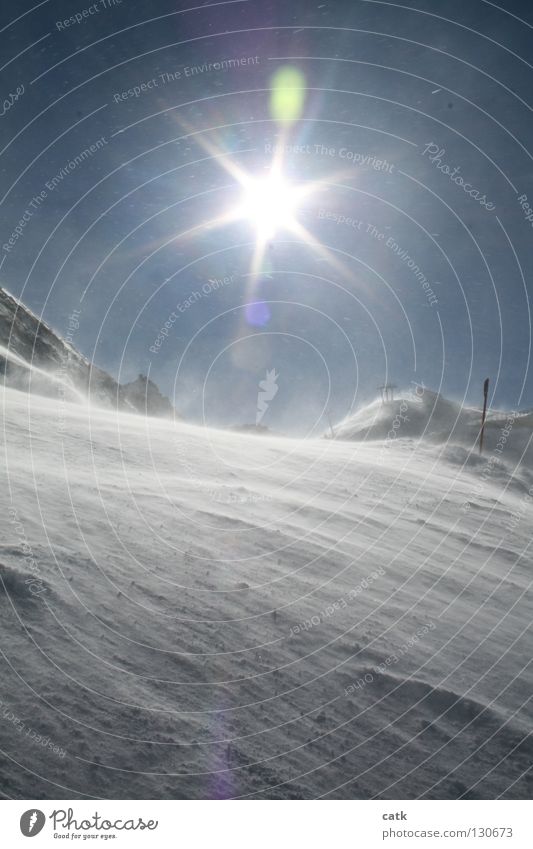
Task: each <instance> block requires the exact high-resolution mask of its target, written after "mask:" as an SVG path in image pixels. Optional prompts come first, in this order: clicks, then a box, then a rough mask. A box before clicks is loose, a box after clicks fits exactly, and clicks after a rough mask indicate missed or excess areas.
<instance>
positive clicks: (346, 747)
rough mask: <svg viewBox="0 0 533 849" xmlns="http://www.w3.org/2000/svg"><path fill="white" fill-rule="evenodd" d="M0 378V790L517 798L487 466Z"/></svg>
mask: <svg viewBox="0 0 533 849" xmlns="http://www.w3.org/2000/svg"><path fill="white" fill-rule="evenodd" d="M0 401H1V404H2V413H3V438H4V448H5V459H6V466H5V475H4V480H3V482H2V486H1V487H0V510H1V515H2V516H4V517H5V521H4V535H3V541H2V543H1V544H0V563H1V564H2V565H1V567H0V579H1V584H2V592H0V613H1V615H0V639H1V642H2V647H3V654H2V659H1V661H0V663H1V667H2V668H1V674H2V680H3V688H2V696H1V704H0V710H1V717H0V718H1V719H2V721H1V722H0V750H1V755H0V781H1V782H2V787H3V792H4V793H5V794H6V795H8V796H10V797H13V798H21V799H23V798H50V799H58V798H264V799H267V798H280V799H289V798H298V799H304V798H316V797H326V796H327V797H328V798H374V797H376V798H383V799H388V798H390V799H398V798H418V797H423V798H459V797H460V798H495V797H496V796H502V797H505V798H530V797H531V793H532V791H533V777H532V774H531V757H532V754H533V752H532V750H531V742H530V737H529V733H530V718H531V716H530V707H529V704H530V698H531V692H532V685H533V667H532V666H531V664H530V662H529V659H530V656H531V639H530V637H529V636H528V633H529V629H530V622H531V609H532V599H531V572H532V562H531V554H530V548H529V543H530V529H531V509H532V503H533V498H532V497H530V495H528V494H527V493H526V492H524V491H522V490H520V489H517V488H516V487H515V486H514V485H513V484H514V477H513V476H511V475H507V476H505V475H503V474H502V475H500V476H487V477H486V479H485V480H482V479H481V476H480V471H481V469H480V468H478V467H476V466H474V465H468V466H466V467H464V468H463V464H461V463H459V462H457V458H456V461H454V462H450V461H449V459H448V458H447V456H446V452H445V451H444V455H443V443H434V442H432V441H431V440H426V439H418V436H417V438H416V439H415V438H414V437H413V432H412V434H411V437H410V438H409V439H406V440H405V441H404V442H403V443H402V444H400V443H399V442H394V443H391V445H390V447H388V448H387V449H386V450H387V455H386V458H387V462H386V463H383V462H382V456H383V451H384V450H385V449H384V445H386V444H387V443H386V442H384V441H378V440H370V438H369V436H368V434H369V432H372V431H371V428H372V427H376V426H377V425H376V424H375V423H374V419H373V418H367V419H364V417H363V416H362V415H361V416H360V418H359V420H358V424H359V428H360V432H363V431H365V432H366V439H363V440H354V441H341V440H340V439H338V440H324V439H322V440H316V441H310V440H309V441H296V440H287V439H284V438H282V437H279V438H277V439H275V440H273V439H269V438H267V437H263V436H261V435H260V434H254V435H246V434H236V433H231V432H228V431H225V432H217V431H210V430H206V429H199V428H194V427H189V426H187V425H184V424H182V423H175V422H171V421H167V420H164V419H160V420H156V419H140V418H139V417H138V416H133V415H126V414H122V413H114V414H111V413H109V412H105V411H102V410H98V409H90V410H89V411H87V409H86V408H83V407H82V406H79V405H78V406H76V405H70V404H66V405H65V406H64V409H62V410H61V412H60V415H59V413H58V409H57V404H56V403H55V402H54V401H53V400H48V399H46V398H42V397H36V396H32V395H24V394H22V393H19V392H16V391H14V390H12V389H8V390H5V391H3V392H2V393H1V395H0ZM439 408H440V409H442V411H443V413H442V417H441V419H440V421H441V422H442V420H443V419H444V416H445V414H446V415H448V413H449V411H450V408H449V407H448V406H445V405H439ZM421 409H422V410H424V409H425V408H424V407H422V408H421ZM379 415H383V412H381V413H380V411H379V410H376V411H375V417H378V416H379ZM465 415H466V417H467V418H468V415H469V414H468V413H467V414H465ZM59 419H61V420H59ZM450 420H451V419H450V418H449V419H447V421H448V422H449V421H450ZM413 421H415V420H414V419H413ZM409 424H410V425H411V426H412V427H414V425H413V424H411V422H410V423H409ZM384 425H385V423H383V424H382V425H380V427H383V426H384ZM352 426H353V422H352ZM417 426H418V427H419V428H420V427H421V426H422V422H421V423H420V424H419V425H417ZM437 430H438V429H437V428H436V429H435V432H437ZM375 432H376V431H375V430H374V433H375ZM381 432H383V431H381ZM446 450H448V449H446ZM461 450H463V451H464V452H465V457H466V456H469V455H468V452H467V451H466V449H465V448H462V449H461ZM479 485H481V488H479V489H478V486H479ZM528 499H529V500H528ZM467 505H468V506H467ZM513 516H514V518H513V519H512V520H511V517H513ZM32 588H33V591H32ZM21 728H24V729H26V728H31V729H33V730H34V731H35V732H36V734H38V735H40V736H42V737H43V738H44V739H48V738H49V740H50V743H51V745H50V746H46V747H43V746H38V745H36V744H35V742H34V738H33V737H32V736H28V735H26V734H24V733H22V732H21ZM54 749H55V751H56V752H57V751H59V752H63V753H66V754H65V755H64V756H61V757H60V756H59V755H57V754H55V752H54Z"/></svg>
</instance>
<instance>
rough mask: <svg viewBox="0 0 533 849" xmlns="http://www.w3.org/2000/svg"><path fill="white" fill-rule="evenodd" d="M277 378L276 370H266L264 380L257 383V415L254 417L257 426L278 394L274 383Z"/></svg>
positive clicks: (276, 385)
mask: <svg viewBox="0 0 533 849" xmlns="http://www.w3.org/2000/svg"><path fill="white" fill-rule="evenodd" d="M278 377H279V374H276V369H275V368H273V369H271V370H270V371H268V370H267V373H266V378H265V379H264V380H260V381H259V390H260V391H259V392H258V393H257V413H256V416H255V423H256V425H258V424H259V422H260V421H261V419H262V418H263V416H264V415H265V413H266V411H267V410H268V405H269V403H270V401H272V400H273V399H274V398H275V397H276V395H277V393H278V389H279V387H278V384H277V382H276V381H277V379H278Z"/></svg>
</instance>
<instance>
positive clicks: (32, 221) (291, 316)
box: [0, 0, 533, 434]
mask: <svg viewBox="0 0 533 849" xmlns="http://www.w3.org/2000/svg"><path fill="white" fill-rule="evenodd" d="M191 5H192V4H191ZM415 7H416V8H415ZM30 8H31V5H30V4H29V3H22V4H20V11H19V7H18V6H17V12H18V13H19V14H23V12H24V11H26V10H29V9H30ZM90 8H93V11H92V12H91V11H90ZM186 8H187V7H186V5H185V4H178V6H176V4H175V3H170V2H168V3H167V2H158V3H156V4H155V5H154V4H151V5H150V7H149V8H147V7H146V4H143V3H139V2H126V0H123V2H122V3H121V4H115V5H112V4H110V5H109V7H108V6H107V4H106V3H100V4H93V6H92V7H91V5H90V4H89V3H85V4H84V2H83V0H82V2H80V3H77V4H74V3H72V2H69V3H56V2H54V0H49V2H47V3H44V4H42V5H41V6H40V7H39V8H38V9H35V10H33V11H31V12H30V13H28V14H27V15H24V16H23V17H21V18H20V19H19V20H18V21H16V22H14V23H11V24H10V18H9V17H6V11H4V12H3V15H4V20H3V23H2V26H5V27H7V29H5V30H4V33H3V51H2V52H3V55H4V63H5V62H9V64H8V66H7V68H5V71H4V74H5V77H4V96H5V97H6V98H7V103H8V106H7V108H6V103H4V114H3V115H2V117H1V120H2V122H3V130H4V133H3V136H2V138H3V147H4V150H3V152H2V154H1V159H2V164H1V167H2V185H3V192H2V196H3V201H2V203H3V207H4V214H3V217H2V236H1V243H2V251H1V258H2V267H1V272H0V277H1V282H2V285H4V286H6V287H7V288H8V289H9V290H11V291H12V292H14V293H15V294H17V295H19V296H22V298H23V300H24V301H25V302H26V303H27V304H28V305H29V306H30V307H31V308H32V309H33V310H34V311H36V312H38V313H41V311H42V313H43V315H44V317H45V319H46V320H47V321H48V322H49V323H51V324H52V325H53V326H54V328H56V329H57V330H58V332H60V333H61V332H63V333H65V332H66V328H67V326H68V315H69V313H70V312H71V311H72V309H80V310H81V316H80V328H79V330H78V332H77V335H76V339H75V340H74V342H75V344H76V345H77V347H78V348H79V349H80V350H81V351H82V352H83V353H84V354H85V355H87V356H89V357H90V358H92V359H94V360H95V361H96V362H97V364H98V365H100V366H102V367H104V368H106V369H108V370H109V371H110V372H112V373H113V374H114V375H115V376H117V377H119V379H121V380H129V379H131V378H133V377H135V376H136V374H137V373H138V372H141V371H142V372H144V373H147V372H149V373H150V375H151V376H152V377H153V378H154V379H155V380H156V382H157V383H158V384H159V386H160V388H161V389H162V391H164V392H165V393H167V394H169V395H171V397H172V398H173V400H174V402H175V404H176V406H177V408H178V409H180V410H182V411H183V413H184V414H185V415H187V416H188V417H190V418H191V419H193V420H196V421H201V420H202V419H204V420H206V421H208V422H209V423H212V424H238V423H243V422H251V421H254V420H255V409H256V400H257V392H258V384H259V381H261V380H262V379H264V377H265V373H266V371H267V370H269V369H275V370H276V373H277V374H278V375H279V377H278V386H279V391H278V393H277V395H276V397H275V399H274V400H273V401H272V403H271V404H270V406H269V409H268V411H267V413H266V415H265V418H264V421H263V423H264V424H266V425H268V426H269V427H272V428H273V429H277V430H282V431H285V432H294V433H300V434H307V433H317V432H320V431H321V430H322V429H323V428H324V427H325V423H326V411H329V414H330V415H331V417H332V418H333V420H337V419H339V418H342V417H343V416H345V415H346V414H347V413H348V412H349V410H350V409H352V408H353V407H354V406H358V405H360V404H363V403H366V402H367V401H368V400H370V399H371V398H372V397H374V395H375V390H376V386H377V385H378V384H380V383H382V382H384V381H385V380H391V381H393V382H394V383H397V384H398V385H400V386H407V385H408V384H409V383H410V381H412V380H416V381H423V382H424V383H425V384H426V385H427V386H430V387H432V388H434V389H440V390H441V391H442V392H443V393H445V394H447V395H451V396H453V397H455V398H459V399H461V398H466V399H467V400H468V401H477V400H478V399H479V396H480V394H481V384H482V381H483V379H484V378H485V377H486V376H490V377H491V390H492V391H493V393H494V395H493V403H494V404H495V405H501V406H507V407H514V406H521V407H529V406H533V384H532V381H531V377H530V375H529V346H530V316H529V301H528V295H529V293H530V290H531V283H530V280H531V279H532V273H531V272H532V268H531V265H532V262H531V245H532V243H533V242H532V240H533V230H532V223H531V221H530V220H528V215H530V217H532V218H533V213H530V212H529V207H528V204H530V205H531V207H532V208H533V168H532V162H533V160H532V153H531V150H530V139H531V137H532V132H531V130H532V120H531V114H532V113H531V104H530V92H531V75H532V73H533V71H532V67H531V65H532V63H533V56H532V51H531V46H530V45H531V26H532V25H533V17H532V16H531V11H530V9H529V5H528V4H526V3H517V2H508V3H501V4H500V8H498V7H497V6H496V5H494V4H492V3H488V2H483V1H482V0H472V2H471V3H468V4H465V3H459V2H453V1H452V2H446V3H439V2H427V0H426V2H420V3H417V4H413V3H409V2H408V3H405V4H403V6H402V8H399V7H398V6H396V5H395V4H394V3H377V2H372V3H370V2H357V0H356V2H353V0H350V2H326V3H317V4H314V3H309V2H296V3H291V4H287V3H282V2H279V3H278V2H276V3H263V2H259V0H249V2H240V3H227V4H218V5H212V4H210V5H208V4H205V7H204V8H201V9H196V10H194V11H186ZM8 11H12V10H8ZM84 12H85V14H84ZM76 14H78V16H80V15H81V20H80V21H79V22H78V21H77V20H76V17H75V16H76ZM71 16H73V17H74V22H72V21H70V22H68V24H67V23H65V22H67V21H69V18H71ZM227 60H232V62H231V64H230V66H229V67H228V66H227V65H226V66H223V65H221V63H223V62H224V61H226V62H227ZM236 60H238V63H237V61H236ZM284 66H291V67H294V68H297V69H298V70H299V71H300V72H301V74H302V78H303V79H304V80H305V87H306V91H305V101H304V106H303V109H302V111H301V114H300V116H299V118H298V120H297V121H294V122H293V123H292V125H291V126H290V128H289V129H288V130H287V128H285V130H286V131H283V128H282V126H281V125H280V124H279V123H278V122H277V121H276V120H275V119H274V118H273V117H272V113H271V109H270V89H271V86H272V78H273V74H274V73H275V72H276V71H277V70H278V69H279V68H281V67H284ZM17 92H19V94H18V96H17ZM98 140H100V142H99V141H98ZM280 143H283V144H284V145H285V146H286V151H285V153H284V156H283V170H284V175H285V177H286V179H287V181H288V182H289V183H290V184H291V185H293V186H295V187H299V186H306V187H309V186H313V191H311V192H310V193H309V194H308V195H307V196H306V198H305V199H304V201H303V202H302V203H301V205H300V208H299V209H298V211H297V214H296V215H297V219H298V221H299V223H300V225H302V227H303V228H305V231H306V233H307V234H309V237H310V238H302V236H301V232H302V231H299V232H298V233H294V232H290V231H288V230H286V229H285V228H283V227H280V229H279V230H278V231H277V232H276V233H275V235H274V236H273V238H272V239H271V240H270V241H269V243H268V245H267V246H266V249H265V251H264V257H263V260H262V263H261V266H260V269H259V272H258V273H256V274H251V268H252V262H253V256H254V251H255V250H256V242H257V234H256V230H255V228H254V223H253V222H252V221H245V220H238V221H231V222H229V223H220V224H218V225H216V226H210V225H209V222H212V221H213V220H214V219H217V218H219V217H220V216H222V215H223V214H224V212H225V211H227V210H228V209H232V208H235V206H237V205H238V204H239V198H240V194H241V193H242V190H241V188H240V186H239V184H238V182H237V181H236V180H235V176H234V173H231V172H230V171H228V168H227V167H224V165H227V164H228V163H229V164H230V165H231V166H232V167H237V168H238V169H239V171H240V173H246V174H249V175H252V176H258V177H259V176H264V175H266V174H268V172H269V169H270V167H271V164H272V156H273V154H272V150H273V148H274V147H275V145H276V144H278V145H279V144H280ZM91 145H93V146H96V147H95V149H94V150H93V149H92V148H91ZM87 151H89V152H87ZM76 158H77V159H76ZM54 177H56V178H57V179H56V181H55V183H53V182H51V181H53V180H54ZM50 186H51V187H52V188H50ZM36 198H37V200H35V199H36ZM208 225H209V226H208ZM17 227H18V229H19V231H20V233H19V234H18V235H15V236H13V234H14V233H15V234H16V228H17ZM10 238H11V239H12V243H11V244H10V243H9V239H10ZM428 292H431V293H432V296H429V295H428ZM254 303H255V304H256V306H253V304H254ZM250 304H252V306H250ZM173 313H174V314H175V315H176V317H175V318H171V319H170V324H171V326H170V327H167V328H166V331H164V333H165V335H164V339H163V341H162V343H161V344H160V345H159V346H157V345H156V346H154V343H155V341H156V340H157V339H158V335H159V334H160V333H161V330H162V329H164V328H165V323H168V322H169V317H170V316H172V314H173ZM167 333H168V335H166V334H167ZM159 338H160V339H162V337H161V336H159ZM154 347H155V349H156V351H155V353H154V350H150V348H152V349H153V348H154Z"/></svg>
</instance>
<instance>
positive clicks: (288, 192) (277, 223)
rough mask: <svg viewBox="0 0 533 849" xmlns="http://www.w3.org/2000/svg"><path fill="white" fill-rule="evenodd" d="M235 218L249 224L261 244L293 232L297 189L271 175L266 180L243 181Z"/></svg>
mask: <svg viewBox="0 0 533 849" xmlns="http://www.w3.org/2000/svg"><path fill="white" fill-rule="evenodd" d="M243 188H244V191H243V197H242V201H241V204H240V206H239V209H238V217H239V218H241V219H243V220H245V221H248V222H249V223H250V224H251V225H252V226H253V227H254V228H255V230H256V232H257V237H258V239H259V240H260V241H265V240H268V239H271V238H272V237H273V236H274V235H275V234H276V233H277V232H278V231H279V230H291V229H294V226H295V223H296V213H297V211H298V204H299V201H300V192H299V191H298V189H297V188H296V187H295V186H293V185H291V184H290V183H289V182H287V181H286V180H284V179H283V177H281V176H279V175H277V174H273V173H270V174H269V175H268V176H267V177H261V178H251V177H250V178H248V179H246V180H245V181H244V185H243Z"/></svg>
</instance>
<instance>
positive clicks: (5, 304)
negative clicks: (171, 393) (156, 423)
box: [0, 288, 175, 416]
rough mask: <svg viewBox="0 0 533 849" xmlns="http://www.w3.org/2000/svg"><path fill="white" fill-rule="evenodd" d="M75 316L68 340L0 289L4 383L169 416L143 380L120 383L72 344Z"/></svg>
mask: <svg viewBox="0 0 533 849" xmlns="http://www.w3.org/2000/svg"><path fill="white" fill-rule="evenodd" d="M78 315H79V311H78V314H76V312H73V313H72V314H71V315H70V316H69V323H68V328H67V333H66V336H67V339H63V338H61V336H60V335H58V334H57V333H56V332H55V331H54V330H52V328H51V327H48V325H47V324H46V323H45V322H44V321H43V320H42V319H41V318H38V317H37V316H36V315H34V313H32V312H31V310H30V309H28V307H26V306H25V305H24V304H23V303H22V302H21V301H19V300H18V299H17V298H15V297H14V296H13V295H11V294H10V293H9V292H8V291H7V290H6V289H2V288H0V375H2V377H3V381H2V382H3V383H5V384H7V385H9V386H12V387H14V388H16V389H21V390H23V391H31V392H33V393H34V394H37V393H38V394H40V395H48V396H50V397H55V398H56V399H58V398H59V399H60V401H62V400H67V401H73V402H83V401H84V400H85V399H86V398H87V396H89V397H90V398H91V401H92V403H93V404H97V405H98V406H106V407H111V408H118V409H121V410H125V411H126V412H140V413H146V412H147V411H148V413H149V414H150V415H161V416H172V415H175V410H174V408H173V407H172V404H171V403H170V401H169V400H168V398H165V397H164V396H163V395H161V393H160V392H159V390H158V388H157V386H156V385H155V383H153V382H152V381H151V380H148V379H147V378H146V377H145V376H144V375H139V377H138V378H137V379H136V380H135V381H132V382H131V383H126V384H118V383H117V382H116V380H114V379H113V378H112V377H111V375H109V374H108V373H107V372H106V371H103V370H102V369H100V368H98V366H96V365H95V364H94V363H91V362H90V361H89V360H88V359H86V357H84V356H83V355H82V354H80V352H79V351H77V350H76V348H75V347H74V345H73V344H72V342H71V341H69V340H71V339H72V338H73V336H74V334H75V333H76V330H77V328H78V327H79V319H78Z"/></svg>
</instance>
